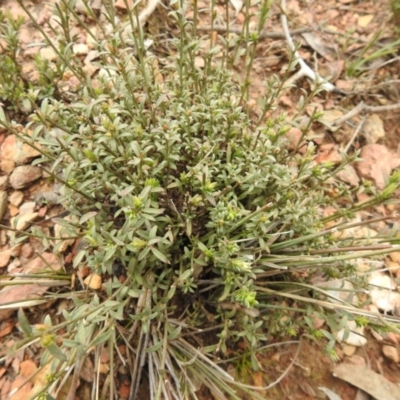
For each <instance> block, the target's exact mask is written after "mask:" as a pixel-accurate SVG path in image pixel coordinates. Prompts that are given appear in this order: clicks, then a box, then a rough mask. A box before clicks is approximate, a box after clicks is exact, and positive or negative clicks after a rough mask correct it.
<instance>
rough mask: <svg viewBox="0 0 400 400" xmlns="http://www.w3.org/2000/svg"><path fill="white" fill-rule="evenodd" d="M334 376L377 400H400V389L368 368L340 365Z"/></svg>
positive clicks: (334, 371) (335, 369)
mask: <svg viewBox="0 0 400 400" xmlns="http://www.w3.org/2000/svg"><path fill="white" fill-rule="evenodd" d="M333 376H335V377H337V378H339V379H342V380H344V381H345V382H348V383H350V384H352V385H354V386H356V387H358V388H359V389H362V390H363V391H364V392H367V393H368V394H369V395H371V396H372V397H375V398H376V400H388V399H391V400H400V388H399V387H398V386H397V385H396V384H394V383H392V382H390V381H389V380H387V379H386V378H385V377H384V376H382V375H379V374H377V373H376V372H374V371H372V370H370V369H368V368H367V367H363V366H358V365H351V364H339V365H336V366H335V368H334V370H333Z"/></svg>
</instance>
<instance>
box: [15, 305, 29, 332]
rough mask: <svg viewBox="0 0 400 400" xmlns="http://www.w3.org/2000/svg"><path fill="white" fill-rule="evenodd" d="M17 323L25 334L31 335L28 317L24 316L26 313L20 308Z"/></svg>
mask: <svg viewBox="0 0 400 400" xmlns="http://www.w3.org/2000/svg"><path fill="white" fill-rule="evenodd" d="M18 323H19V327H20V328H21V330H22V332H24V333H25V335H26V336H31V335H32V328H31V325H30V324H29V321H28V319H27V318H26V315H25V313H24V311H23V310H22V308H20V309H19V310H18Z"/></svg>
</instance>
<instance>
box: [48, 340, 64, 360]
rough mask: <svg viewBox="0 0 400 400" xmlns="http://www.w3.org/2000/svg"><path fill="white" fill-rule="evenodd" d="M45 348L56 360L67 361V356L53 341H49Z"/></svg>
mask: <svg viewBox="0 0 400 400" xmlns="http://www.w3.org/2000/svg"><path fill="white" fill-rule="evenodd" d="M46 348H47V350H48V351H49V352H50V354H52V355H53V356H54V357H55V358H57V359H58V360H60V361H67V356H66V355H65V354H64V352H63V351H62V350H61V349H60V348H59V347H58V346H57V345H56V344H55V343H54V342H52V343H50V344H49V345H48V346H46Z"/></svg>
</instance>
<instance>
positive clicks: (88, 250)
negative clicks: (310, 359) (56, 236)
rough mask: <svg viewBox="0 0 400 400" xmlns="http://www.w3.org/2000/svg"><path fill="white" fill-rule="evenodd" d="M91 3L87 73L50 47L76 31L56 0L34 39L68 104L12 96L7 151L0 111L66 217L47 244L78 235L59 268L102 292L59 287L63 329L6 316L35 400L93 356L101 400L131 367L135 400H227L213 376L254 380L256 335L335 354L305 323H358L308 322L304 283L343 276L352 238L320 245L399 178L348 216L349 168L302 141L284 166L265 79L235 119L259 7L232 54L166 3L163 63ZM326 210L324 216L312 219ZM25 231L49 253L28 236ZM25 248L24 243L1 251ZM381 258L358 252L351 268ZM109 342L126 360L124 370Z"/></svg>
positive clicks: (230, 386) (69, 8)
mask: <svg viewBox="0 0 400 400" xmlns="http://www.w3.org/2000/svg"><path fill="white" fill-rule="evenodd" d="M104 5H105V6H106V7H105V18H106V20H107V24H108V27H110V29H108V27H106V26H105V25H104V26H103V27H101V26H98V28H99V29H98V32H100V33H101V34H100V35H99V36H95V35H93V33H92V31H90V30H89V29H88V30H87V31H86V33H87V34H88V35H90V36H91V40H92V42H93V43H94V50H96V51H97V52H98V53H97V60H96V61H95V62H93V65H95V66H97V68H98V71H97V73H95V74H94V75H93V76H92V77H90V76H88V75H87V73H86V72H85V71H84V68H83V67H84V66H83V62H82V60H81V59H80V58H79V57H77V56H76V55H74V54H73V51H72V48H73V46H72V44H73V38H70V37H68V36H67V35H66V33H65V32H69V29H70V25H69V24H72V22H71V21H74V23H75V24H78V25H81V26H83V27H87V25H86V22H85V19H84V17H83V16H80V15H78V14H77V13H76V12H75V11H74V9H73V4H69V3H68V2H66V1H61V2H60V5H59V6H57V8H56V11H57V13H58V18H59V19H58V20H59V21H60V26H61V28H62V29H59V30H58V31H57V30H55V31H54V33H57V34H58V35H59V37H58V38H57V39H58V40H57V41H52V40H51V39H50V38H49V37H48V36H47V34H46V32H45V31H44V30H43V29H42V28H41V27H40V26H39V25H37V28H38V29H39V30H41V31H42V33H43V34H44V35H45V38H46V40H47V45H49V46H50V45H51V46H54V50H55V51H56V52H57V53H58V56H59V57H58V60H57V62H58V63H61V64H63V65H64V68H63V69H61V68H58V71H62V73H67V72H68V74H69V76H70V77H73V78H74V79H75V80H74V83H75V86H74V90H72V91H70V92H69V93H68V94H65V93H64V94H63V93H62V91H54V92H52V93H51V95H48V96H47V97H44V98H43V99H40V98H38V95H39V92H38V91H35V90H30V91H26V93H25V95H26V98H27V99H29V102H30V107H31V108H32V110H34V112H33V113H32V114H31V115H30V117H29V122H28V123H27V124H26V125H25V127H24V128H25V129H30V130H31V131H33V134H30V135H24V129H20V128H21V127H20V125H19V123H17V122H15V121H14V122H13V121H11V122H10V121H9V120H8V117H7V112H6V111H2V116H1V124H2V125H3V126H5V127H6V128H7V129H8V130H9V131H10V132H13V133H14V134H16V135H17V136H18V137H20V138H21V139H23V140H24V141H25V142H27V143H29V144H31V145H33V146H35V147H36V148H38V149H39V151H40V152H41V157H39V158H37V159H36V160H35V161H34V164H35V165H40V166H41V167H42V168H43V170H44V171H46V173H47V174H48V176H49V177H50V178H52V179H54V180H57V181H59V182H61V183H62V189H61V195H62V204H63V206H64V207H65V208H66V209H67V210H68V211H69V213H70V214H69V217H68V220H66V219H64V220H61V219H57V220H56V222H57V223H58V224H62V225H63V226H64V229H63V232H62V233H63V235H66V234H69V235H70V236H71V237H74V238H75V237H76V236H77V235H78V236H81V237H82V239H81V244H80V251H79V252H78V253H77V254H76V255H75V258H74V260H73V267H74V268H75V269H76V270H78V269H80V268H81V267H82V266H85V267H88V268H89V270H90V272H91V274H92V275H91V277H92V278H93V279H95V278H99V277H100V278H101V280H102V287H101V289H100V290H98V291H96V290H90V289H87V288H86V289H87V290H86V291H82V289H83V288H82V286H81V284H80V282H79V280H78V281H77V282H76V287H77V289H78V290H77V291H75V292H71V293H70V294H69V297H70V298H71V305H70V306H69V307H68V308H67V309H64V310H63V311H62V314H63V318H64V321H63V322H59V323H54V322H52V320H51V318H50V317H49V316H47V317H46V319H45V321H44V324H43V325H42V326H41V328H40V329H32V327H31V326H30V325H29V322H28V320H27V317H26V316H25V314H24V313H23V312H22V311H20V313H19V321H20V327H21V329H22V330H23V332H24V334H25V338H24V340H23V343H24V345H26V344H27V343H33V342H35V341H37V340H38V338H40V343H41V345H42V347H43V348H44V349H45V351H44V352H43V354H42V359H41V362H42V365H46V364H47V365H50V373H49V375H48V381H47V385H45V386H44V387H43V388H41V390H40V392H39V393H36V394H35V396H38V395H40V394H41V395H43V396H44V393H47V396H49V397H48V398H51V397H50V394H51V395H52V396H54V393H56V388H58V387H60V386H61V385H62V384H63V383H64V382H65V381H64V380H63V377H64V375H65V371H66V370H67V371H69V373H70V372H71V371H72V369H73V368H72V367H74V368H75V370H76V371H77V374H79V369H80V368H81V367H82V364H83V360H84V359H85V357H87V356H89V355H91V354H92V353H93V352H94V353H95V355H96V357H98V356H99V354H100V352H101V350H102V349H103V348H107V349H108V350H109V357H110V362H109V364H110V371H109V376H110V379H109V380H108V385H109V386H108V389H107V387H106V389H105V390H106V392H107V390H108V392H109V393H110V394H109V396H110V398H112V397H114V392H115V390H116V389H115V383H114V379H115V376H116V370H115V369H114V364H117V363H119V362H122V363H123V364H124V365H125V363H126V360H129V361H128V365H129V366H130V369H131V379H132V383H131V389H132V393H131V399H133V398H135V396H136V395H137V393H138V391H139V387H140V384H141V377H143V376H144V375H145V374H144V373H142V370H143V369H144V368H146V371H147V373H146V379H147V380H148V386H149V394H148V398H157V399H160V398H172V397H173V398H178V399H186V398H189V397H193V398H196V394H195V392H196V390H197V389H198V387H199V384H203V385H205V386H207V387H208V388H209V389H210V390H211V392H212V393H214V394H215V395H219V396H222V397H223V396H225V395H226V396H230V397H231V398H236V399H239V398H241V395H239V394H238V393H237V392H235V390H237V389H240V390H243V391H245V392H248V393H251V392H252V388H251V387H249V386H246V385H244V384H242V383H240V382H236V381H234V379H233V378H232V377H231V376H230V375H229V374H227V373H226V372H225V370H224V368H223V366H221V365H220V364H219V363H217V362H216V361H217V360H219V359H221V358H222V359H223V358H226V359H228V358H229V359H230V360H231V362H234V360H236V361H237V360H239V359H240V357H244V358H246V360H248V364H249V365H251V366H252V368H253V369H255V370H256V369H258V368H259V362H258V359H257V354H258V352H260V351H261V350H260V349H261V348H262V346H263V343H264V342H265V341H266V340H267V339H269V338H271V337H284V336H296V335H298V334H301V333H303V332H307V333H308V334H309V335H311V336H313V337H315V338H321V337H322V336H326V337H328V339H329V343H328V346H327V350H328V351H329V352H330V353H331V355H332V356H335V351H334V344H335V339H334V338H333V336H332V335H331V334H330V333H329V332H327V331H322V330H316V329H314V328H313V326H312V323H311V322H310V321H311V319H310V317H311V314H312V313H317V314H318V315H319V316H320V318H325V319H326V320H327V322H328V324H330V325H331V326H336V325H335V324H336V323H337V324H340V323H341V321H342V322H343V320H344V319H346V320H347V319H354V318H357V316H356V314H354V313H356V310H357V309H356V308H355V307H350V306H348V305H344V306H343V307H341V305H340V304H339V305H335V310H330V309H329V307H328V308H326V307H325V308H324V305H325V306H326V304H329V303H326V301H325V302H324V301H321V300H323V299H325V297H324V296H325V295H326V293H325V292H323V291H322V290H321V289H318V287H315V286H312V285H311V284H310V278H311V276H313V275H314V274H315V273H316V272H318V274H320V275H321V276H325V278H326V279H329V278H330V277H332V276H335V277H339V278H343V277H345V276H347V275H352V274H354V265H353V264H352V263H351V262H350V260H351V259H354V258H356V257H358V256H360V254H359V253H356V252H352V251H351V250H349V246H354V247H357V246H358V247H359V246H361V245H362V244H363V239H357V238H341V237H340V236H337V235H336V236H335V234H334V233H335V232H337V231H341V230H345V229H346V228H347V226H348V225H346V221H348V220H349V219H350V218H351V217H353V216H354V213H355V212H356V211H359V210H361V209H363V208H366V207H368V206H373V205H374V204H379V203H382V202H383V201H385V200H386V199H388V198H389V197H390V196H391V194H392V193H393V191H394V190H395V189H396V187H397V185H398V178H399V177H398V175H394V176H392V177H391V178H390V181H389V182H388V186H387V187H386V189H385V190H384V191H383V192H379V193H378V192H374V189H373V188H370V187H369V185H367V184H366V185H365V187H364V188H363V190H369V192H370V194H372V195H373V196H372V197H371V200H369V201H367V202H365V203H362V204H356V203H354V202H353V200H352V199H353V197H352V196H353V192H352V191H351V190H350V189H349V188H348V187H347V186H345V185H344V184H340V183H339V181H338V180H335V179H334V177H335V174H336V173H337V172H338V171H339V170H341V169H343V168H344V166H345V165H346V164H347V163H348V162H351V161H353V160H355V159H356V155H355V156H354V157H351V158H349V159H346V157H345V156H344V160H343V163H342V164H341V165H340V166H334V165H333V164H330V163H322V164H317V163H316V162H315V161H314V155H315V147H314V145H313V143H312V142H310V143H308V145H307V147H306V151H305V152H304V154H302V155H300V154H296V153H295V152H290V151H289V150H288V146H287V139H286V133H287V132H288V130H289V129H290V128H291V127H292V125H293V124H296V121H291V120H289V119H288V117H287V116H286V115H285V114H282V115H280V116H279V117H277V118H267V117H266V115H268V111H270V110H271V108H272V107H273V105H274V100H275V98H276V96H277V95H278V94H279V93H280V91H281V90H282V88H283V84H282V82H280V81H279V80H278V79H273V80H271V81H269V82H267V87H268V90H269V91H268V96H269V97H268V98H266V99H264V102H263V104H262V105H261V112H260V114H259V115H261V117H259V118H258V119H257V120H256V119H255V118H254V116H252V112H251V110H250V108H249V107H248V105H247V102H246V100H247V99H248V91H247V89H248V86H249V74H248V73H247V72H246V74H245V75H246V76H245V81H244V83H243V84H242V85H241V84H238V83H235V82H236V78H235V79H234V77H233V74H232V72H231V69H232V68H231V67H232V65H231V63H232V60H236V57H235V54H237V53H238V52H239V53H240V54H242V53H245V54H247V56H248V57H247V58H246V59H247V60H248V64H249V65H250V67H251V62H252V60H253V59H254V55H255V52H256V45H257V42H258V33H259V31H260V30H261V29H262V28H263V26H264V23H265V20H266V18H267V14H268V7H269V5H268V4H267V3H262V4H261V5H259V7H260V8H259V12H258V18H259V21H260V23H259V26H258V32H257V31H256V32H255V33H252V34H249V33H248V32H246V30H244V32H243V34H242V35H241V36H240V37H239V38H240V40H237V41H236V44H235V46H237V47H235V48H231V44H230V42H229V41H228V40H225V39H224V37H223V36H221V37H219V39H218V41H217V42H214V41H213V39H211V42H210V41H209V39H205V38H199V37H198V36H197V35H196V34H195V32H196V30H195V23H196V21H194V23H192V22H190V21H188V20H187V19H186V17H185V8H184V4H183V2H182V3H177V2H173V4H171V7H172V8H171V11H170V13H169V17H170V18H171V20H172V21H174V23H175V24H176V26H177V27H178V28H179V35H178V37H176V38H172V39H171V41H170V43H169V46H170V49H171V55H170V56H168V57H161V56H156V55H154V54H152V53H151V52H150V51H149V49H147V48H146V46H145V44H146V43H145V39H144V33H143V30H142V29H141V28H140V27H137V21H138V19H137V11H136V9H135V8H134V9H133V10H132V11H131V12H130V13H129V19H128V20H127V21H125V22H126V23H127V24H128V27H130V28H131V29H130V30H129V29H126V25H124V24H123V23H121V22H118V21H117V18H116V15H115V9H114V7H113V6H112V5H111V2H104ZM249 9H250V8H249V7H248V11H249ZM27 12H28V10H27ZM88 12H89V11H88ZM90 15H91V14H90ZM195 15H196V12H195ZM212 15H214V14H213V13H212ZM92 16H93V18H96V15H95V13H94V12H93V15H92ZM246 21H249V18H247V19H246ZM33 22H34V19H33ZM102 23H103V24H104V22H102ZM129 31H132V32H133V33H129ZM54 43H58V44H59V46H58V45H55V44H54ZM242 50H243V51H242ZM199 60H200V61H201V62H199ZM199 65H200V66H199ZM249 65H247V68H246V71H250V68H249ZM40 70H41V71H42V73H44V68H41V69H40ZM60 73H61V72H60ZM46 82H48V81H46ZM318 117H319V114H317V113H314V114H313V115H312V116H311V119H310V122H309V124H308V125H307V126H300V128H301V129H302V131H303V133H304V135H305V134H306V132H307V129H309V127H310V125H311V124H312V123H313V121H316V120H317V119H318ZM300 145H303V142H301V143H299V146H300ZM358 189H359V190H361V189H362V188H358ZM343 198H345V199H346V201H342V199H343ZM328 206H331V207H334V208H335V209H336V212H335V213H334V214H333V215H331V216H329V217H325V218H324V217H323V216H322V212H323V210H324V209H325V208H327V207H328ZM332 221H333V222H332ZM335 221H336V222H335ZM328 222H331V225H330V227H329V228H328V227H327V226H326V224H327V223H328ZM360 224H361V223H360ZM32 232H33V233H36V234H37V235H38V236H39V237H42V238H43V243H44V245H45V246H47V247H51V246H52V243H53V242H51V241H50V240H49V239H48V238H47V237H43V234H42V232H41V231H39V230H37V229H36V230H35V228H34V227H33V228H32ZM25 238H26V236H25V235H24V233H23V232H21V233H19V234H17V235H16V236H15V240H17V241H21V240H24V239H25ZM64 238H65V237H64ZM367 239H368V238H367ZM383 240H385V241H388V240H389V239H388V238H387V237H385V238H383V239H382V241H383ZM57 243H58V244H56V245H55V247H54V251H57V250H58V249H59V246H60V245H61V243H62V242H61V241H58V242H57ZM341 247H345V248H346V249H345V250H341ZM358 250H359V249H358ZM386 251H390V250H387V249H385V250H370V249H369V248H368V247H366V248H365V251H363V252H361V255H362V256H372V255H377V256H379V254H383V253H384V252H386ZM87 285H89V287H90V282H87V283H86V286H87ZM57 296H59V295H56V294H51V295H49V296H48V297H50V298H59V297H57ZM282 299H283V300H284V301H283V300H282ZM332 309H333V307H332ZM337 310H341V312H337ZM361 314H362V315H364V313H361ZM358 318H359V317H358ZM358 321H359V322H360V321H361V320H360V319H358ZM360 323H361V322H360ZM56 334H57V335H56ZM238 342H241V346H240V348H239V347H238V346H237V343H238ZM119 344H124V345H125V346H126V354H125V355H122V354H121V353H120V352H119V350H118V345H119ZM243 349H244V350H243ZM232 360H233V361H232ZM237 362H238V363H239V361H237ZM246 362H247V361H246ZM96 390H99V388H98V387H97V386H96ZM252 395H253V396H255V397H257V393H256V392H253V394H252ZM171 396H172V397H171ZM222 397H220V398H222Z"/></svg>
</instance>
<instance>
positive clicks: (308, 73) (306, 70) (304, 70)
mask: <svg viewBox="0 0 400 400" xmlns="http://www.w3.org/2000/svg"><path fill="white" fill-rule="evenodd" d="M281 24H282V29H283V32H284V34H285V39H286V42H287V44H288V47H289V49H290V51H291V52H292V53H293V55H294V57H295V60H296V61H297V62H298V63H299V65H300V70H299V71H297V72H296V73H295V74H294V75H293V76H292V77H291V78H290V79H289V80H288V81H287V82H286V83H287V84H289V85H290V84H292V83H294V82H295V81H297V80H298V79H300V78H302V77H303V76H305V77H307V78H309V79H311V80H312V81H313V82H315V83H316V84H319V86H320V87H321V88H322V89H324V90H326V91H328V92H338V91H339V90H338V89H337V88H336V87H335V86H334V85H332V83H330V82H326V81H325V80H324V79H323V78H321V77H320V76H319V75H318V74H317V73H315V72H314V71H313V70H312V69H311V68H310V67H309V66H308V65H307V64H306V62H305V61H304V60H303V59H302V58H301V57H300V54H299V52H298V51H296V47H295V45H294V43H293V39H292V37H291V35H290V32H289V27H288V22H287V17H286V0H281Z"/></svg>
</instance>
